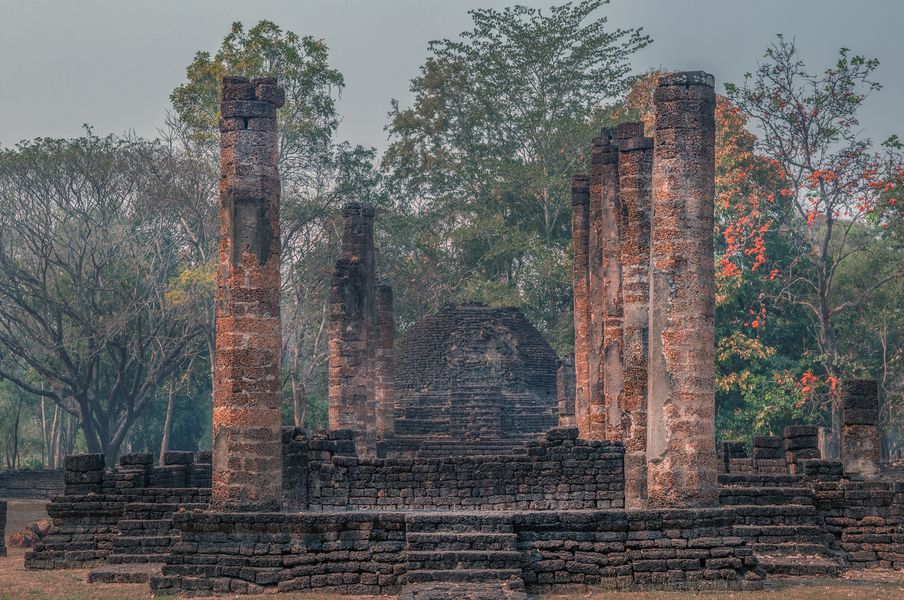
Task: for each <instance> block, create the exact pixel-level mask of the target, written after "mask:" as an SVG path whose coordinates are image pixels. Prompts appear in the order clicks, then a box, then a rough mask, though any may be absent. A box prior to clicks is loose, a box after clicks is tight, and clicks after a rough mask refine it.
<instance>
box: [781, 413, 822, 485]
mask: <svg viewBox="0 0 904 600" xmlns="http://www.w3.org/2000/svg"><path fill="white" fill-rule="evenodd" d="M783 433H784V439H785V461H786V462H787V463H788V468H789V469H790V471H791V473H792V474H795V473H797V472H798V471H799V470H800V461H802V460H817V459H819V458H821V457H820V454H819V428H818V427H816V426H815V425H789V426H788V427H785V430H784V432H783Z"/></svg>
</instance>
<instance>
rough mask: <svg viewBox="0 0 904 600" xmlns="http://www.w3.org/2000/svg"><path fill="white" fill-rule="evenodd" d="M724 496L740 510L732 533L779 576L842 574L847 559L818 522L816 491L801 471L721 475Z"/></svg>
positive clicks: (724, 501)
mask: <svg viewBox="0 0 904 600" xmlns="http://www.w3.org/2000/svg"><path fill="white" fill-rule="evenodd" d="M719 480H720V483H721V484H722V485H721V487H720V492H719V496H720V498H719V500H720V503H721V504H722V505H723V506H733V507H736V508H737V510H738V521H737V523H738V524H736V525H735V526H734V528H733V533H734V534H735V535H736V536H738V537H740V538H742V539H744V540H745V541H746V543H747V545H748V547H750V548H751V549H752V550H753V552H754V556H756V559H757V562H758V563H759V566H760V568H762V569H763V570H764V571H765V572H766V573H768V574H770V575H772V576H779V577H837V576H838V575H839V574H840V572H841V571H842V570H843V569H844V567H845V564H844V561H843V560H842V559H841V558H839V556H838V553H837V552H835V551H834V550H833V549H832V548H833V546H834V544H835V536H834V535H832V534H831V533H830V532H827V531H826V530H825V529H824V528H823V527H822V526H821V525H820V523H819V513H818V511H817V510H816V506H815V502H814V499H813V492H812V490H811V488H810V487H809V486H807V485H806V484H805V483H804V481H803V478H802V477H800V476H797V475H779V474H775V475H762V474H761V475H749V476H745V475H732V476H720V479H719Z"/></svg>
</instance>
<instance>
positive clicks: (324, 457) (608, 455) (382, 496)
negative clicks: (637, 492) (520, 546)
mask: <svg viewBox="0 0 904 600" xmlns="http://www.w3.org/2000/svg"><path fill="white" fill-rule="evenodd" d="M341 438H342V436H341V435H340V436H337V435H336V432H331V433H330V434H327V435H326V436H321V437H319V438H314V439H311V440H304V439H300V440H299V439H296V440H294V441H293V442H291V443H290V444H289V445H288V446H287V450H286V454H284V458H285V472H286V476H285V481H286V482H287V483H289V485H291V486H292V487H291V488H290V489H287V493H288V494H290V495H292V497H293V501H292V502H291V504H292V505H293V507H294V508H298V509H307V510H323V511H329V510H356V509H360V510H405V509H429V510H450V511H461V510H475V509H480V510H567V509H602V508H623V507H624V471H623V464H624V447H623V446H622V444H620V443H616V442H603V441H590V442H588V441H585V440H578V439H576V438H577V429H576V428H563V429H553V430H551V431H550V432H549V433H547V435H546V438H545V439H544V440H543V441H537V442H531V443H529V444H528V445H527V448H526V450H527V451H526V453H524V454H512V455H501V456H494V457H488V456H465V457H449V458H427V457H421V458H407V459H381V458H377V459H373V458H359V457H358V456H356V455H354V454H353V453H351V452H349V450H352V448H351V443H352V442H351V441H350V440H344V439H341ZM305 446H307V449H306V448H305ZM306 450H307V451H306ZM305 469H307V472H308V476H307V481H306V486H305V485H304V484H303V482H302V481H301V480H302V479H303V476H302V475H300V473H303V472H304V470H305ZM305 494H306V496H307V497H306V498H304V497H303V496H304V495H305Z"/></svg>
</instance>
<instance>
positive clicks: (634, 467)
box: [607, 123, 653, 508]
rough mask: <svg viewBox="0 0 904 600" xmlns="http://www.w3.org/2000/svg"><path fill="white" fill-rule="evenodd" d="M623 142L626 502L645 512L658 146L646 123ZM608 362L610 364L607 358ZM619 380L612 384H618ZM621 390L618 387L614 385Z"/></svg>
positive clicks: (628, 129)
mask: <svg viewBox="0 0 904 600" xmlns="http://www.w3.org/2000/svg"><path fill="white" fill-rule="evenodd" d="M616 136H617V138H618V179H619V199H620V205H621V216H620V219H621V221H620V222H621V231H620V234H619V235H620V238H621V239H620V245H619V262H620V263H621V302H622V314H623V318H624V320H623V332H622V340H623V343H622V361H623V365H622V368H621V372H622V374H623V380H624V383H623V385H622V388H623V389H622V391H621V399H620V406H621V410H620V411H619V412H620V413H621V418H622V420H623V437H622V441H623V442H624V444H625V502H626V503H627V505H628V507H629V508H641V507H642V506H644V505H645V503H646V496H647V464H646V445H647V346H648V342H649V336H648V330H649V301H650V280H649V270H650V201H651V196H652V189H651V183H652V182H651V178H652V174H653V140H652V139H650V138H646V137H643V124H642V123H623V124H621V125H619V126H618V130H617V132H616ZM607 360H608V358H607ZM615 377H616V375H615V374H613V375H612V376H611V378H615ZM613 387H614V388H618V385H617V384H613Z"/></svg>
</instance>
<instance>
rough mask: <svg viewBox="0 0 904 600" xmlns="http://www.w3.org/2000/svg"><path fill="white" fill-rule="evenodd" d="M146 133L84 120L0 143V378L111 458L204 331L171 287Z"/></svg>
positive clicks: (173, 261)
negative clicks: (102, 129) (76, 126)
mask: <svg viewBox="0 0 904 600" xmlns="http://www.w3.org/2000/svg"><path fill="white" fill-rule="evenodd" d="M149 145H153V144H152V143H150V142H144V141H141V140H133V139H121V138H115V137H112V136H109V137H105V138H98V137H96V136H94V135H93V134H91V132H90V130H89V132H88V135H86V136H85V137H82V138H76V139H72V140H55V139H38V140H35V141H32V142H22V143H20V144H19V145H18V146H16V147H15V148H14V149H10V150H5V151H3V152H2V153H0V347H2V349H3V355H2V356H0V378H2V379H7V380H9V381H11V382H13V383H14V384H16V385H17V386H19V387H20V388H21V389H23V390H25V391H27V392H30V393H31V394H35V395H37V396H41V397H44V398H48V399H50V400H52V401H53V402H55V403H56V404H57V406H59V407H60V409H61V410H64V411H66V412H69V413H70V414H72V415H73V416H75V417H77V418H78V423H79V426H80V427H81V430H82V432H83V434H84V438H85V443H86V445H87V448H88V450H89V451H91V452H103V453H105V454H106V455H107V457H108V459H109V460H114V459H115V458H116V456H117V455H118V453H119V448H120V446H121V444H122V443H123V441H124V440H125V438H126V436H127V434H128V432H129V429H130V427H131V425H132V424H133V423H134V422H135V420H136V419H137V418H138V416H139V415H140V414H141V412H142V411H143V409H144V408H145V406H146V405H147V403H148V402H149V400H150V399H151V398H152V397H153V396H154V394H155V392H156V390H157V388H158V386H159V385H160V384H161V383H163V382H164V381H165V380H166V379H167V378H168V377H169V376H170V375H171V374H172V373H173V372H174V371H175V370H177V369H178V368H180V366H182V365H183V364H184V363H185V362H186V360H187V357H188V356H190V355H191V353H192V352H194V350H195V342H196V340H197V339H198V337H199V334H200V329H199V327H198V324H197V322H196V320H195V319H194V318H193V310H192V309H193V307H192V306H185V305H182V306H180V305H176V304H174V303H172V302H170V301H169V300H168V299H167V290H168V284H169V281H170V278H172V277H174V276H175V275H176V274H177V273H178V272H179V268H180V257H179V255H178V252H176V248H175V246H174V245H173V244H172V243H171V235H170V233H171V232H170V223H168V222H166V221H164V220H162V219H159V218H156V217H157V213H156V212H155V211H153V210H147V207H148V205H149V200H150V198H151V197H152V194H150V193H149V189H150V188H151V185H150V180H149V177H148V168H147V161H146V157H147V156H148V152H147V147H148V146H149ZM36 381H40V382H41V383H40V384H37V383H35V382H36Z"/></svg>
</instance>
